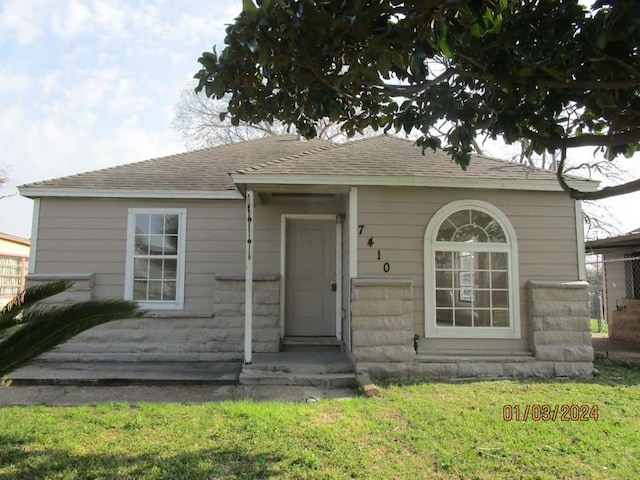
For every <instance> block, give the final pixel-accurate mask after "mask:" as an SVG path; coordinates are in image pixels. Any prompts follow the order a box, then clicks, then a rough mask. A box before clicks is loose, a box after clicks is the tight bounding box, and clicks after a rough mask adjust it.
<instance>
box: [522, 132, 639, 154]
mask: <svg viewBox="0 0 640 480" xmlns="http://www.w3.org/2000/svg"><path fill="white" fill-rule="evenodd" d="M522 136H523V137H525V138H528V139H529V140H533V141H534V142H536V143H539V144H540V145H544V146H545V147H552V148H557V149H560V150H562V149H566V148H576V147H590V146H594V145H595V146H601V147H619V146H621V145H627V144H629V143H636V142H640V128H639V127H637V128H634V129H631V130H629V131H627V132H624V133H614V134H611V135H596V134H590V135H580V136H578V137H558V136H550V137H543V136H541V135H539V134H537V133H536V132H534V131H533V130H528V129H525V130H523V131H522Z"/></svg>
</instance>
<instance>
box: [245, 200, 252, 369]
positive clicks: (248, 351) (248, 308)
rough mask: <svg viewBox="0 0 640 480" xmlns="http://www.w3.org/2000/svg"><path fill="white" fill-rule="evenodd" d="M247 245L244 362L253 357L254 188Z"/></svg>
mask: <svg viewBox="0 0 640 480" xmlns="http://www.w3.org/2000/svg"><path fill="white" fill-rule="evenodd" d="M246 204H247V222H246V223H247V230H246V236H247V245H246V257H245V273H244V363H245V364H247V365H248V364H250V363H251V358H252V350H253V345H252V336H253V190H247V197H246Z"/></svg>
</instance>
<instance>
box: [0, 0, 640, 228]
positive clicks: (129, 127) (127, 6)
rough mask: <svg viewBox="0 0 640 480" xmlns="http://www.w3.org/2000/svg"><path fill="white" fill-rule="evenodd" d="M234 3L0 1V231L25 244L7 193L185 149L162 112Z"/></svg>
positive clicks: (25, 207)
mask: <svg viewBox="0 0 640 480" xmlns="http://www.w3.org/2000/svg"><path fill="white" fill-rule="evenodd" d="M241 6H242V1H241V0H181V1H179V2H177V1H174V0H164V1H163V0H157V1H152V0H0V167H1V168H3V169H4V170H5V171H6V174H7V176H8V184H7V185H6V186H5V187H4V188H2V190H0V196H3V195H8V196H7V197H5V198H2V199H0V232H5V233H10V234H14V235H19V236H22V237H27V238H28V237H30V236H31V217H32V214H31V211H32V201H31V200H29V199H25V198H21V197H19V196H18V195H14V194H15V193H16V188H15V187H16V186H17V185H21V184H23V183H29V182H33V181H38V180H45V179H50V178H55V177H59V176H64V175H69V174H74V173H79V172H83V171H88V170H94V169H97V168H104V167H108V166H113V165H119V164H124V163H129V162H134V161H139V160H144V159H147V158H154V157H158V156H164V155H169V154H173V153H178V152H181V151H184V150H185V146H184V142H183V140H182V139H181V138H180V137H179V135H178V134H177V133H175V132H174V131H173V130H172V129H171V127H170V122H171V119H172V117H173V109H174V107H175V104H176V102H177V100H178V98H179V95H180V92H181V90H182V89H184V88H185V87H186V86H188V85H190V82H191V81H192V80H191V79H192V77H193V75H194V73H195V72H196V71H197V70H198V69H199V64H198V62H197V59H198V57H199V56H200V54H201V53H202V52H203V51H205V50H210V49H211V47H212V46H213V45H214V44H218V45H222V41H223V38H224V29H225V25H226V24H228V23H231V22H232V20H233V18H234V17H235V16H237V14H238V13H239V12H240V10H241ZM630 165H640V159H635V160H634V162H631V163H630ZM635 176H636V178H637V177H640V168H637V167H636V172H635ZM610 203H611V205H612V208H613V210H614V213H615V214H616V216H617V217H618V218H619V219H620V220H621V222H622V225H621V229H622V231H627V230H631V229H632V228H638V227H640V218H639V217H638V214H637V213H636V212H637V206H638V205H640V195H638V194H635V195H628V196H625V197H620V198H619V199H617V200H615V201H614V202H610Z"/></svg>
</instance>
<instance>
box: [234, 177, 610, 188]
mask: <svg viewBox="0 0 640 480" xmlns="http://www.w3.org/2000/svg"><path fill="white" fill-rule="evenodd" d="M231 178H232V179H233V181H234V182H235V183H236V184H253V185H260V184H262V185H267V184H277V185H350V186H402V187H448V188H481V189H492V190H542V191H557V192H559V191H562V188H561V187H560V185H559V184H558V182H557V181H556V180H555V179H553V180H507V179H505V180H502V179H489V178H468V177H465V176H464V174H461V175H460V177H458V178H446V177H445V178H442V177H416V176H402V177H400V176H399V177H391V176H383V175H251V174H232V175H231ZM567 183H569V185H570V186H572V187H573V188H579V189H581V190H582V191H587V192H588V191H595V190H597V189H598V182H594V181H591V180H584V181H577V182H576V181H572V180H569V181H568V182H567Z"/></svg>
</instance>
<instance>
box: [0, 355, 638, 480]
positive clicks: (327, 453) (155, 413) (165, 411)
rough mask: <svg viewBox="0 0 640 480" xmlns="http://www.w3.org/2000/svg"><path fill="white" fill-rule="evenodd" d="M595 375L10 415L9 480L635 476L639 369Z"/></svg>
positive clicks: (7, 411)
mask: <svg viewBox="0 0 640 480" xmlns="http://www.w3.org/2000/svg"><path fill="white" fill-rule="evenodd" d="M597 367H598V368H599V369H600V372H601V375H600V376H598V377H597V378H596V379H595V380H594V381H591V382H584V381H542V380H528V381H513V380H501V381H477V382H468V383H445V382H430V383H423V384H418V385H405V386H387V387H384V388H382V389H381V391H382V393H381V395H380V396H379V397H377V398H370V399H365V398H355V399H349V400H340V401H319V402H317V403H311V404H299V403H271V402H264V403H258V402H252V401H242V402H222V403H207V404H202V405H181V404H142V405H139V406H137V407H130V406H128V405H125V404H108V405H99V406H84V407H45V406H36V407H6V408H1V409H0V425H2V429H1V430H0V479H32V478H41V479H49V478H50V479H77V478H81V479H90V478H96V479H97V478H114V479H115V478H118V479H133V478H136V479H137V478H145V479H146V478H153V479H213V478H238V479H239V478H246V479H250V478H288V479H301V478H305V479H306V478H312V479H315V478H319V479H333V478H335V479H344V478H371V479H387V478H390V479H404V478H407V479H414V478H435V479H449V478H451V479H453V478H455V479H458V478H465V479H466V478H478V479H493V478H508V479H512V478H526V479H547V478H548V479H558V478H567V479H579V478H582V479H598V478H602V479H610V478H615V479H620V478H629V479H632V478H633V479H635V478H638V472H639V471H640V369H631V368H626V367H618V366H613V365H608V364H597ZM8 388H11V387H8ZM572 404H574V405H583V404H584V405H589V406H590V407H592V406H597V410H598V412H597V413H598V419H597V420H595V419H593V418H588V420H585V421H577V420H576V421H571V420H569V421H561V419H560V413H558V416H557V418H556V420H555V421H552V420H549V421H542V420H538V421H534V420H533V419H532V418H531V417H529V418H528V420H527V421H523V420H522V418H521V420H520V421H515V420H512V421H505V420H504V419H503V407H504V405H511V406H519V408H520V416H521V417H522V416H524V410H525V408H526V405H531V406H533V405H551V406H552V407H553V406H554V405H572ZM529 411H530V415H531V414H534V413H535V412H536V411H537V412H538V414H540V411H539V410H538V409H537V408H530V409H529ZM511 412H512V413H515V409H514V408H511ZM590 413H595V412H594V411H592V410H591V411H590ZM538 416H539V415H538ZM574 420H575V418H574Z"/></svg>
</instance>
